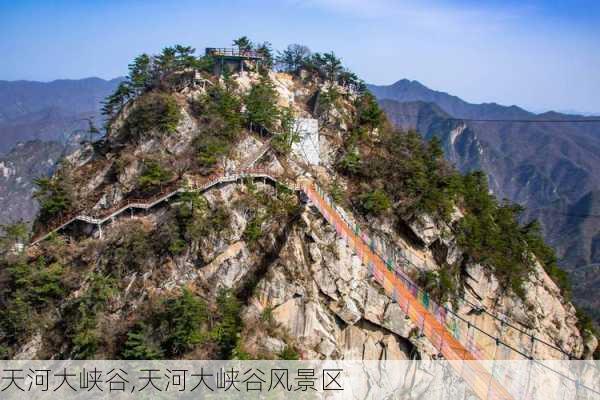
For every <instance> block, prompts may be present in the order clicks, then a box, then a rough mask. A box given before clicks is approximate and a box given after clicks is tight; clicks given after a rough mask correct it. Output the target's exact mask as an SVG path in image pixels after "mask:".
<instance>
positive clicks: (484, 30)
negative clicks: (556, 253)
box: [0, 0, 600, 112]
mask: <svg viewBox="0 0 600 400" xmlns="http://www.w3.org/2000/svg"><path fill="white" fill-rule="evenodd" d="M240 35H248V36H250V37H251V38H252V39H254V40H255V41H270V42H271V43H272V44H273V46H274V47H275V48H283V47H284V46H286V45H287V44H289V43H303V44H306V45H308V46H309V47H310V48H311V49H312V50H313V51H328V50H334V51H335V53H336V54H337V55H338V56H340V57H341V58H342V59H343V60H344V62H345V64H346V65H347V66H348V67H349V68H350V69H352V70H354V71H355V72H357V73H358V74H359V75H360V76H361V77H362V78H363V79H365V80H366V81H367V82H370V83H377V84H388V83H392V82H394V81H396V80H398V79H401V78H408V79H416V80H418V81H420V82H422V83H423V84H425V85H427V86H429V87H431V88H433V89H437V90H443V91H446V92H449V93H452V94H455V95H457V96H460V97H462V98H464V99H465V100H468V101H471V102H491V101H495V102H498V103H501V104H507V105H510V104H518V105H521V106H524V107H526V108H529V109H532V110H535V111H542V110H548V109H557V110H578V111H582V112H600V72H599V71H600V45H599V44H600V1H591V0H572V1H564V0H547V1H542V0H533V1H527V0H522V1H512V0H505V1H485V0H478V1H476V0H454V1H451V0H446V1H429V0H420V1H416V0H368V1H366V0H278V1H275V0H273V1H267V0H264V1H236V0H229V1H216V0H214V1H188V0H180V1H157V0H145V1H141V0H140V1H126V0H122V1H112V0H104V1H96V0H85V1H84V0H80V1H66V0H62V1H61V0H55V1H30V0H19V1H13V0H0V54H2V59H1V61H0V79H5V80H16V79H29V80H42V81H47V80H53V79H57V78H82V77H88V76H99V77H103V78H111V77H115V76H119V75H123V74H125V73H126V72H127V64H128V63H129V62H130V60H131V59H132V58H133V57H134V56H135V55H137V54H139V53H142V52H151V53H152V52H157V51H159V50H160V49H161V48H162V47H164V46H167V45H172V44H175V43H181V44H189V45H192V46H194V47H196V48H197V49H199V50H202V49H203V48H204V47H206V46H228V45H230V42H231V40H232V39H233V38H236V37H239V36H240Z"/></svg>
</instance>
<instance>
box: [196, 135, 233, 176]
mask: <svg viewBox="0 0 600 400" xmlns="http://www.w3.org/2000/svg"><path fill="white" fill-rule="evenodd" d="M194 146H195V148H196V152H197V156H196V161H197V162H198V166H199V167H200V168H201V169H202V170H203V172H204V173H205V174H208V173H209V172H210V171H211V170H212V168H213V167H214V166H215V165H216V164H217V162H218V161H219V159H220V158H222V157H225V156H226V155H227V154H229V150H230V148H231V144H230V143H229V141H228V140H226V139H223V138H221V137H218V136H210V135H200V136H198V137H197V138H196V139H194Z"/></svg>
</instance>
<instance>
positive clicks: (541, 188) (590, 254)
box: [369, 79, 600, 305]
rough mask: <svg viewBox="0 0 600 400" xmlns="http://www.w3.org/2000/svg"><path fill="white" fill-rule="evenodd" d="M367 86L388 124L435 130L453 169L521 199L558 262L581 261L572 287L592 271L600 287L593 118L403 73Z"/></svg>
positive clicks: (599, 165) (599, 141)
mask: <svg viewBox="0 0 600 400" xmlns="http://www.w3.org/2000/svg"><path fill="white" fill-rule="evenodd" d="M369 89H370V90H371V91H372V92H373V94H375V96H376V97H377V98H378V99H379V102H380V104H381V106H382V108H383V109H384V110H385V111H386V113H387V115H388V117H389V118H390V120H391V121H392V122H393V123H394V124H395V125H397V126H399V127H401V128H404V129H416V130H418V131H419V132H420V133H421V134H422V135H423V136H424V137H426V138H431V137H432V136H437V137H439V138H440V139H441V140H442V143H443V144H444V150H445V153H446V157H447V158H448V159H449V160H450V161H452V162H453V163H454V164H455V165H456V167H457V168H458V169H460V170H461V171H463V172H468V171H472V170H477V169H479V170H483V171H484V172H486V173H487V175H488V177H489V182H490V188H491V189H492V190H493V192H494V193H495V194H496V196H497V197H498V198H500V199H502V198H506V199H509V200H511V201H513V202H516V203H519V204H522V205H524V206H526V207H527V211H526V212H525V214H524V216H523V218H524V220H530V219H533V218H537V219H539V220H540V222H541V224H542V227H543V231H544V235H545V237H546V239H547V240H548V241H549V242H550V243H551V244H552V245H553V247H554V248H555V249H556V250H557V253H558V255H559V258H560V262H561V264H562V265H563V266H564V267H565V268H566V269H568V270H572V271H575V270H576V269H579V268H584V267H585V268H586V274H585V275H584V274H581V273H577V274H573V278H574V284H575V286H578V285H579V286H581V285H583V284H584V282H581V279H580V277H582V276H586V281H587V283H585V284H586V285H587V286H585V287H586V292H587V293H589V289H590V288H589V283H590V276H591V275H595V276H596V279H595V280H594V282H595V284H596V286H599V287H598V288H600V279H598V277H600V268H599V267H598V265H595V266H594V265H593V264H598V263H600V173H598V171H600V123H590V122H584V121H586V120H590V119H592V118H590V117H584V116H581V115H568V114H561V113H556V112H548V113H543V114H534V113H531V112H528V111H526V110H524V109H522V108H520V107H517V106H502V105H499V104H495V103H486V104H471V103H468V102H466V101H464V100H462V99H460V98H459V97H456V96H452V95H450V94H447V93H444V92H439V91H435V90H431V89H429V88H427V87H426V86H424V85H422V84H421V83H419V82H417V81H409V80H406V79H403V80H400V81H398V82H396V83H394V84H393V85H389V86H375V85H369ZM472 120H502V121H487V122H484V121H472ZM547 120H551V121H553V122H543V121H547ZM526 121H535V122H526ZM538 121H539V122H538ZM557 121H560V122H557ZM563 121H564V122H563ZM566 121H569V122H566ZM580 121H581V122H580ZM586 266H587V267H586ZM594 271H595V272H594ZM598 288H596V290H597V289H598ZM575 292H576V295H577V292H578V291H577V290H576V291H575ZM576 297H577V296H576ZM592 297H593V296H592ZM584 305H585V304H584Z"/></svg>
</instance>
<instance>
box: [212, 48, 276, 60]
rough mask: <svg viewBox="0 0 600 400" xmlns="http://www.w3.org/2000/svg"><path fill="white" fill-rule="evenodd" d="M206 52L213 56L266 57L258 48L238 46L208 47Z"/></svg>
mask: <svg viewBox="0 0 600 400" xmlns="http://www.w3.org/2000/svg"><path fill="white" fill-rule="evenodd" d="M205 54H206V55H207V56H211V57H242V58H252V59H262V58H264V57H263V55H262V54H260V53H259V52H257V51H256V50H246V49H239V48H237V47H207V48H206V51H205Z"/></svg>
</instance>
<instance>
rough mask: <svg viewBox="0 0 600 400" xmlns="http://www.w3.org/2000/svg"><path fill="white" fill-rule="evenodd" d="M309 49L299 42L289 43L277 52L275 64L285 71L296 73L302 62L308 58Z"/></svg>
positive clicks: (302, 64)
mask: <svg viewBox="0 0 600 400" xmlns="http://www.w3.org/2000/svg"><path fill="white" fill-rule="evenodd" d="M310 55H311V52H310V49H309V48H308V47H306V46H303V45H301V44H290V45H288V47H287V48H286V49H285V50H283V51H282V52H279V53H278V54H277V57H276V59H275V60H276V62H277V64H278V65H279V66H280V67H281V68H282V69H283V70H284V71H286V72H291V73H298V71H300V69H301V68H302V67H303V66H304V64H305V63H306V62H307V61H308V60H309V58H310Z"/></svg>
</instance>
